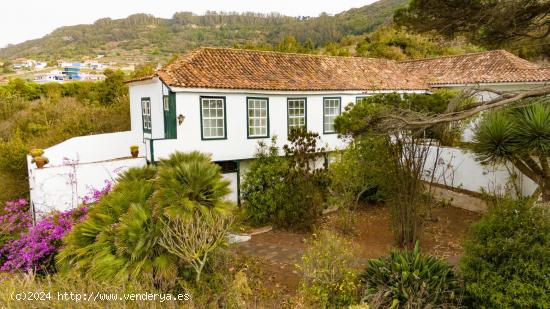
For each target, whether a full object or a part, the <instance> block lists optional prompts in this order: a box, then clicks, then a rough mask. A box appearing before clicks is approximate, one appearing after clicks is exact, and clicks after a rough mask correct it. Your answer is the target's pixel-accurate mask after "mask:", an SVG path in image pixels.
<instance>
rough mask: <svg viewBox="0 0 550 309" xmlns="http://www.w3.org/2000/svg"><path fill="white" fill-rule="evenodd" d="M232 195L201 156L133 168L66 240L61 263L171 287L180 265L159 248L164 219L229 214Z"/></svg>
mask: <svg viewBox="0 0 550 309" xmlns="http://www.w3.org/2000/svg"><path fill="white" fill-rule="evenodd" d="M228 193H229V182H227V181H224V180H223V179H222V176H221V173H220V167H219V166H218V165H216V164H214V163H212V162H211V161H210V157H209V156H207V155H204V154H201V153H198V152H192V153H175V154H173V155H172V156H170V157H169V158H168V159H166V160H163V161H161V163H160V164H159V167H158V168H156V167H143V168H134V169H130V170H128V171H127V172H126V173H124V174H123V175H122V176H121V177H120V178H119V182H118V184H117V185H116V186H115V188H114V189H113V191H112V192H111V193H109V194H108V195H106V196H104V197H103V198H102V199H101V200H100V201H98V202H97V203H96V204H95V205H93V207H92V208H91V209H90V211H89V213H88V218H87V219H86V220H85V221H84V222H82V223H80V224H78V225H76V226H75V227H74V228H73V230H72V231H71V233H69V235H68V236H67V237H66V238H65V247H64V249H63V250H62V251H61V252H60V254H59V255H58V265H60V266H61V267H60V268H61V269H69V268H72V269H77V270H79V271H81V272H82V273H85V274H86V275H88V276H90V277H92V278H94V279H98V280H115V281H119V282H124V281H128V280H130V279H139V280H140V281H142V282H143V281H144V280H145V281H146V282H149V283H150V284H154V285H156V286H160V287H171V286H173V285H174V284H175V282H176V279H177V276H178V272H179V269H180V268H179V267H180V266H182V263H181V261H179V259H178V258H177V257H176V256H175V255H174V254H172V253H170V252H169V251H168V250H167V249H166V248H164V247H163V246H161V245H160V244H159V239H160V238H161V237H162V234H163V233H162V229H163V228H166V225H165V224H163V222H164V220H163V219H166V216H169V217H170V216H178V217H179V216H181V217H182V218H188V217H190V216H191V217H192V216H193V214H194V213H195V212H201V213H210V212H212V211H215V212H217V213H225V212H227V211H228V209H229V206H230V205H231V204H230V203H229V202H227V201H225V200H224V197H225V196H226V195H227V194H228ZM205 217H208V216H205Z"/></svg>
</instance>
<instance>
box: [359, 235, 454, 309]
mask: <svg viewBox="0 0 550 309" xmlns="http://www.w3.org/2000/svg"><path fill="white" fill-rule="evenodd" d="M360 280H361V282H362V283H363V284H364V289H363V296H364V300H365V301H366V302H367V303H368V304H369V305H371V306H373V307H375V308H438V307H445V308H452V307H455V306H458V305H459V304H460V302H461V299H462V292H461V286H460V282H459V281H458V280H457V278H456V277H455V275H454V273H453V271H452V268H451V266H449V265H448V264H447V263H446V262H444V261H442V260H439V259H437V258H435V257H432V256H424V255H421V254H420V250H419V248H418V242H417V243H416V245H415V247H414V250H412V251H408V250H406V251H392V252H391V253H390V255H389V256H388V257H382V258H379V259H371V260H369V261H368V265H367V267H366V268H365V270H364V271H363V273H362V274H361V275H360Z"/></svg>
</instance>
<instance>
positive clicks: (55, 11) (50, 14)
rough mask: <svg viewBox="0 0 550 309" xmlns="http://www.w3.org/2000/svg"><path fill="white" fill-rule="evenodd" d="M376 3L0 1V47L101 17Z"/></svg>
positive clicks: (311, 10)
mask: <svg viewBox="0 0 550 309" xmlns="http://www.w3.org/2000/svg"><path fill="white" fill-rule="evenodd" d="M372 2H375V0H316V1H315V0H272V1H266V0H263V1H262V0H192V1H184V0H85V1H84V0H0V12H2V16H1V17H0V29H2V30H1V31H0V47H4V46H6V45H7V44H16V43H21V42H23V41H26V40H30V39H36V38H40V37H42V36H44V35H46V34H48V33H50V32H52V31H53V30H54V29H56V28H58V27H60V26H69V25H77V24H90V23H93V22H94V21H95V20H97V19H99V18H102V17H110V18H123V17H126V16H128V15H130V14H134V13H148V14H153V15H155V16H157V17H164V18H169V17H171V16H172V15H173V14H174V13H175V12H180V11H191V12H193V13H196V14H202V13H204V12H205V11H207V10H213V11H236V12H260V13H270V12H279V13H282V14H285V15H290V16H317V15H319V14H320V13H321V12H326V13H329V14H335V13H339V12H341V11H345V10H347V9H350V8H353V7H360V6H363V5H366V4H369V3H372Z"/></svg>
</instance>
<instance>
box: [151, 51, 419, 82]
mask: <svg viewBox="0 0 550 309" xmlns="http://www.w3.org/2000/svg"><path fill="white" fill-rule="evenodd" d="M156 74H157V76H159V77H160V78H161V79H162V80H163V81H164V82H165V83H166V84H168V85H169V86H175V87H185V88H223V89H252V90H289V91H294V90H297V91H304V90H311V91H318V90H362V91H364V90H397V89H403V90H417V89H427V85H426V84H425V83H423V82H422V81H420V80H419V79H418V78H416V77H415V76H410V75H409V74H406V73H405V71H404V69H403V68H401V67H400V66H399V65H398V64H397V62H395V61H391V60H385V59H369V58H360V57H332V56H319V55H305V54H291V53H279V52H266V51H253V50H240V49H230V48H201V49H198V50H195V51H193V52H190V53H188V54H186V55H184V56H183V57H181V58H179V59H178V60H176V61H175V62H174V63H172V64H170V65H168V66H166V67H164V68H163V69H161V70H160V71H158V72H157V73H156Z"/></svg>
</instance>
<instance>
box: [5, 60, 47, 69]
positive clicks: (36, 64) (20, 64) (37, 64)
mask: <svg viewBox="0 0 550 309" xmlns="http://www.w3.org/2000/svg"><path fill="white" fill-rule="evenodd" d="M47 66H48V63H46V62H43V61H36V60H32V59H17V60H15V63H14V65H13V68H14V69H15V70H20V69H31V70H32V69H35V70H42V69H44V68H46V67H47Z"/></svg>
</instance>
